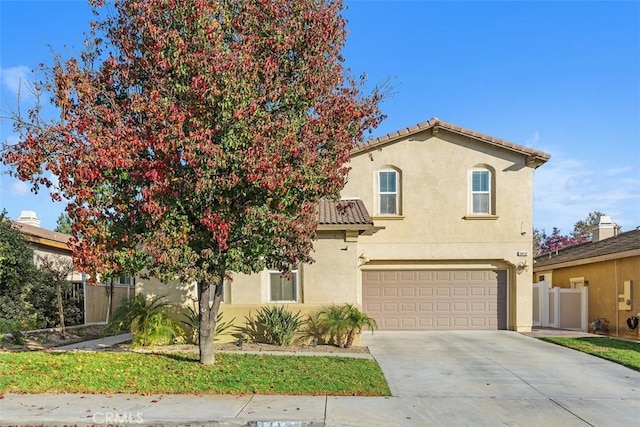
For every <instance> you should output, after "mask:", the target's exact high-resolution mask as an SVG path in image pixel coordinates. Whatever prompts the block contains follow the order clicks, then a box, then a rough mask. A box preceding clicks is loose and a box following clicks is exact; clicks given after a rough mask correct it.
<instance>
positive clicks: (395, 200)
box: [377, 167, 401, 215]
mask: <svg viewBox="0 0 640 427" xmlns="http://www.w3.org/2000/svg"><path fill="white" fill-rule="evenodd" d="M400 196H401V195H400V171H399V170H397V169H395V168H391V167H388V168H385V169H381V170H379V171H378V209H377V210H378V214H379V215H400V201H401V200H400V199H401V198H400Z"/></svg>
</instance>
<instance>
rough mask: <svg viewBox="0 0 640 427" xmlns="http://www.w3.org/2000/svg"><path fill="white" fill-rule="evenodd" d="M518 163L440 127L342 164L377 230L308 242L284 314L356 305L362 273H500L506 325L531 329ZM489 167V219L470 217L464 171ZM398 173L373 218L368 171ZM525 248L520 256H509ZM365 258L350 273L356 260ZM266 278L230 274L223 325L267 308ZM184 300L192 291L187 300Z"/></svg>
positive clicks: (149, 288) (528, 200) (528, 213)
mask: <svg viewBox="0 0 640 427" xmlns="http://www.w3.org/2000/svg"><path fill="white" fill-rule="evenodd" d="M524 161H525V159H524V156H523V155H520V154H516V153H511V152H509V151H507V150H505V149H503V148H497V147H494V146H492V145H490V144H487V143H483V142H477V141H474V140H471V139H469V138H466V137H462V136H459V135H457V134H454V133H450V132H448V131H446V130H444V129H441V130H440V132H439V134H438V135H437V136H432V135H431V130H427V131H425V132H422V133H419V134H416V135H413V136H411V137H409V138H408V139H407V140H406V141H398V142H395V143H393V144H390V145H387V146H384V147H382V148H377V149H374V150H371V151H370V152H362V153H359V154H358V155H356V156H354V157H353V158H352V160H351V164H350V166H351V168H352V169H351V172H350V175H349V182H348V183H347V185H346V187H345V188H344V190H343V191H342V196H343V197H345V198H359V199H361V200H362V201H363V202H364V204H365V206H366V207H367V209H368V210H369V212H370V214H372V216H373V217H374V222H375V225H376V226H379V227H384V229H383V230H380V231H378V232H377V233H376V234H374V235H372V236H360V237H358V238H357V239H356V241H347V240H350V239H346V238H345V232H344V231H336V232H329V231H321V232H319V233H318V239H317V240H316V241H315V243H314V248H315V252H314V254H313V256H314V258H315V259H316V262H315V263H314V264H311V265H304V266H301V267H300V268H299V289H298V303H296V304H293V303H292V304H288V305H289V307H290V308H291V309H292V310H295V311H297V310H300V309H301V310H303V311H313V310H315V309H317V308H318V307H320V306H322V305H326V304H330V303H333V302H336V303H341V302H351V303H355V304H356V305H358V306H361V304H362V294H361V293H362V283H361V281H362V274H361V268H366V269H371V268H385V269H386V268H396V269H402V268H425V269H439V268H441V269H452V268H465V269H466V268H488V269H504V270H507V272H508V277H509V285H508V294H509V302H508V312H509V313H508V322H509V325H508V327H509V328H510V329H513V330H517V331H522V332H524V331H530V330H531V325H532V287H531V284H532V280H531V272H530V271H529V272H528V268H527V269H525V270H524V271H519V270H518V269H517V268H516V266H517V265H518V264H526V265H527V266H531V265H532V258H531V248H532V241H531V239H532V235H531V234H532V228H533V227H532V191H533V188H532V187H533V169H532V168H531V167H528V166H526V165H525V164H524ZM477 166H484V167H487V168H489V169H490V170H492V172H493V182H492V187H493V188H494V193H495V198H494V200H493V201H492V204H494V206H495V209H494V211H495V212H494V213H495V215H492V216H490V217H483V218H482V219H478V218H470V217H469V216H468V213H469V197H468V196H469V191H468V183H469V175H468V174H469V170H470V169H472V168H473V167H477ZM387 167H394V168H396V169H397V170H399V171H400V172H401V207H402V208H401V209H402V210H401V215H400V216H398V217H380V216H377V215H376V212H377V209H378V206H377V200H376V195H377V171H378V170H380V169H384V168H387ZM519 251H525V252H526V253H527V255H525V256H518V255H517V252H519ZM359 255H362V256H363V257H365V258H367V259H368V261H369V262H368V263H366V264H364V265H362V266H361V267H359V259H358V256H359ZM138 283H139V286H138V290H139V291H140V292H145V293H158V292H159V290H158V289H159V288H160V286H161V284H159V283H156V282H153V281H147V282H143V281H139V282H138ZM268 283H269V281H268V273H267V272H266V271H265V272H262V273H258V274H254V275H241V274H235V275H233V280H232V282H231V283H230V284H229V285H228V287H227V289H226V290H225V301H226V302H225V303H224V304H223V307H222V311H223V313H224V315H225V319H226V320H230V319H231V318H233V317H235V318H236V323H238V322H242V321H243V319H244V317H245V316H247V315H248V313H250V312H252V311H254V310H255V309H257V308H258V307H260V306H261V305H264V304H267V303H268V302H269V286H268ZM190 292H191V293H192V292H193V286H190V287H189V286H187V287H186V288H181V289H174V290H168V289H164V290H163V293H170V298H171V299H172V300H174V301H182V302H185V301H188V300H189V295H190V294H189V293H190ZM191 295H192V294H191Z"/></svg>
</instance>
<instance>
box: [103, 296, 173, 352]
mask: <svg viewBox="0 0 640 427" xmlns="http://www.w3.org/2000/svg"><path fill="white" fill-rule="evenodd" d="M168 306H169V303H167V302H166V301H165V300H164V297H163V296H156V297H154V298H152V299H151V300H147V298H146V297H145V296H144V295H143V294H137V295H136V296H135V297H133V298H132V299H131V300H129V301H128V302H127V303H126V304H123V305H121V306H120V307H118V309H117V310H116V311H115V312H114V313H113V317H112V318H111V320H110V321H109V324H108V325H107V327H106V328H105V333H106V334H113V335H117V334H119V333H120V332H121V331H123V330H130V331H131V333H132V334H133V344H134V345H135V346H153V345H157V344H166V343H169V342H171V340H172V339H173V338H175V337H176V335H177V331H176V326H175V324H174V322H173V321H172V320H171V319H170V318H169V317H167V316H166V315H165V313H164V311H165V309H166V308H167V307H168Z"/></svg>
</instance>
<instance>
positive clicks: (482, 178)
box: [470, 168, 493, 215]
mask: <svg viewBox="0 0 640 427" xmlns="http://www.w3.org/2000/svg"><path fill="white" fill-rule="evenodd" d="M491 181H492V177H491V171H489V170H488V169H486V168H475V169H472V170H471V183H470V184H471V185H470V187H471V201H470V204H471V214H473V215H491V214H493V207H492V202H491V199H492V193H491V191H492V189H491V187H492V185H491Z"/></svg>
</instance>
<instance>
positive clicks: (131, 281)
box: [116, 274, 135, 287]
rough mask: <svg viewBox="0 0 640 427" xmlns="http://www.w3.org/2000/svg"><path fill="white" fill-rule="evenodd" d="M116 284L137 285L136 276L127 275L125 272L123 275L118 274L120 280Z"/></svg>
mask: <svg viewBox="0 0 640 427" xmlns="http://www.w3.org/2000/svg"><path fill="white" fill-rule="evenodd" d="M123 279H124V280H123ZM116 284H117V285H120V286H129V287H133V286H135V277H133V276H127V275H125V274H123V275H121V276H118V282H117V283H116Z"/></svg>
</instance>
